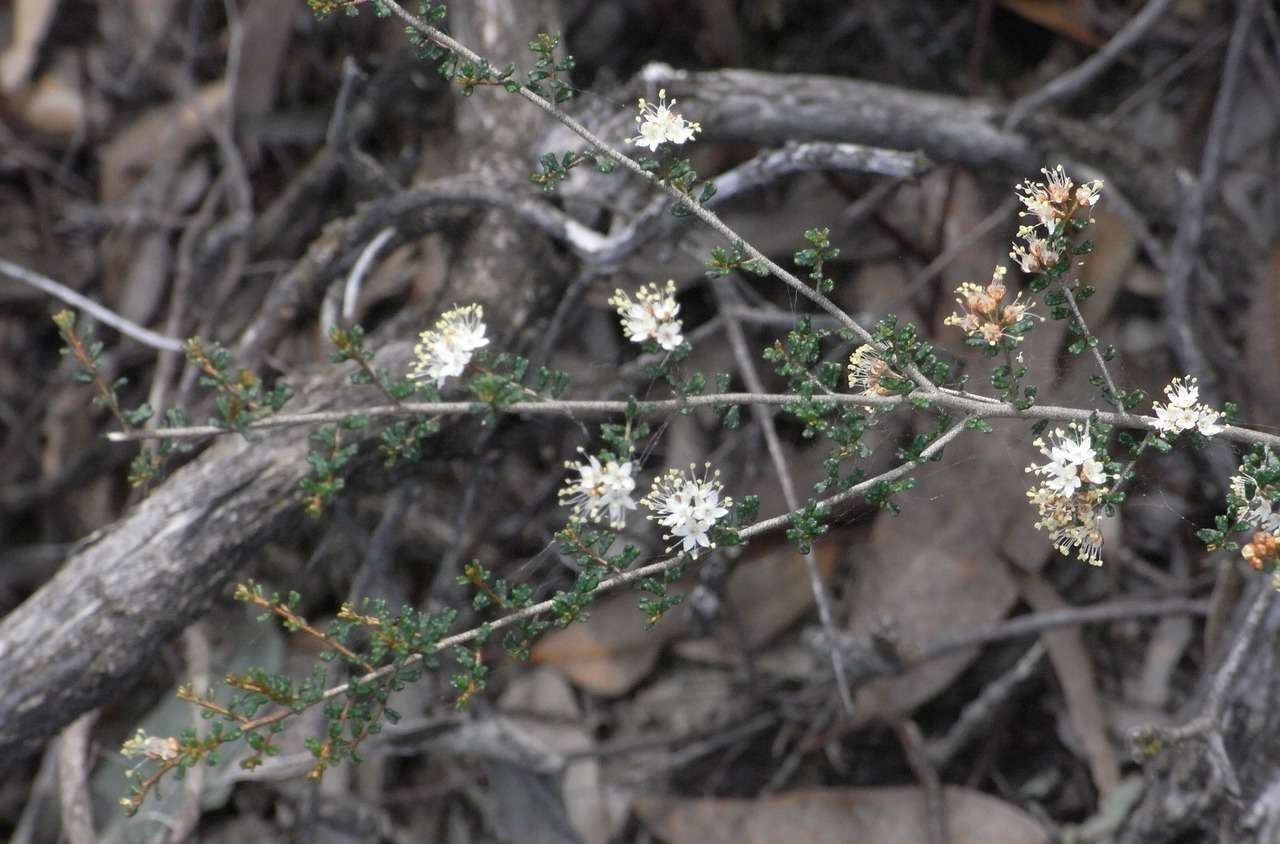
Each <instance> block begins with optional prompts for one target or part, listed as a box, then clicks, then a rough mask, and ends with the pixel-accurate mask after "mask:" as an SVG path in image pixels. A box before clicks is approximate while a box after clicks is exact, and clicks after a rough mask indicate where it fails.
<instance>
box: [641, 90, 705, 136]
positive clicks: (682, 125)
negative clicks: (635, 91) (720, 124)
mask: <svg viewBox="0 0 1280 844" xmlns="http://www.w3.org/2000/svg"><path fill="white" fill-rule="evenodd" d="M675 104H676V101H675V100H674V99H673V100H672V101H671V102H669V103H668V102H667V91H666V89H665V88H664V89H662V90H660V91H658V104H657V105H656V106H655V105H654V104H653V103H651V102H647V101H646V100H645V98H644V97H641V98H640V105H639V108H640V113H639V114H638V115H636V123H639V124H640V134H638V135H636V136H635V137H634V138H628V139H627V140H628V141H629V142H630V143H633V144H635V145H636V146H641V147H648V148H649V151H650V152H655V151H657V149H658V147H659V146H661V145H662V144H664V143H672V144H683V143H685V142H686V141H689V140H692V139H693V136H694V134H695V133H697V132H701V131H702V126H701V125H699V124H697V123H693V122H691V121H688V120H685V119H684V118H683V117H681V116H680V115H679V114H677V113H676V112H674V111H672V110H671V108H672V106H674V105H675Z"/></svg>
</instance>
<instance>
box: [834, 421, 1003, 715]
mask: <svg viewBox="0 0 1280 844" xmlns="http://www.w3.org/2000/svg"><path fill="white" fill-rule="evenodd" d="M966 447H967V448H968V449H969V451H967V452H964V453H961V452H959V451H958V449H962V448H966ZM1017 448H1018V441H1017V439H1016V438H1011V437H1009V436H1006V435H1004V432H997V433H994V434H990V435H988V436H986V437H983V438H982V439H974V438H970V439H967V440H962V441H960V442H957V443H956V444H955V445H953V446H951V448H950V449H948V454H947V458H948V460H947V463H946V464H945V465H944V466H943V468H942V469H941V470H938V469H935V468H934V467H933V465H932V464H931V465H930V466H929V467H927V468H924V469H922V470H921V471H919V472H917V473H916V477H917V478H918V480H919V487H918V490H919V491H918V492H916V493H912V494H907V495H903V496H900V497H899V499H898V500H899V502H900V503H901V504H902V505H903V508H904V512H903V513H902V514H901V515H900V516H896V517H895V516H890V515H889V514H887V513H885V514H881V515H880V516H878V517H877V519H876V524H875V526H874V527H873V528H872V531H871V541H870V543H868V545H867V547H866V548H865V549H863V550H861V551H859V552H855V556H854V558H853V561H852V562H853V571H854V577H853V589H852V590H851V593H850V602H849V603H850V611H849V619H850V623H849V629H850V630H851V632H852V633H853V634H854V635H855V636H856V637H858V638H859V639H863V638H866V637H868V636H869V635H870V633H871V632H872V630H873V628H876V627H878V626H879V625H881V624H882V623H883V622H884V621H885V620H889V621H890V622H891V623H892V624H893V626H894V629H895V630H896V631H897V633H898V635H899V637H900V638H901V640H902V641H903V642H904V643H906V644H908V645H913V644H915V645H919V644H923V643H924V642H927V641H929V640H930V639H933V638H935V637H937V636H940V635H942V634H944V633H948V632H952V631H956V630H964V629H968V628H971V627H980V626H984V625H988V624H992V623H994V622H996V621H999V620H1000V619H1001V618H1003V617H1004V616H1005V614H1006V613H1007V612H1008V611H1009V609H1010V608H1011V607H1012V606H1013V603H1014V601H1015V600H1016V598H1017V589H1016V588H1015V587H1014V584H1013V581H1012V580H1011V579H1010V577H1009V572H1008V570H1007V566H1006V565H1005V564H1004V562H1003V560H1002V559H1001V554H1000V543H1001V539H1002V537H1003V530H1002V528H1003V526H1004V525H1005V524H1006V523H1007V522H1008V520H1009V516H1010V514H1011V512H1016V513H1018V514H1019V515H1023V516H1025V515H1027V514H1026V513H1023V512H1022V511H1023V509H1024V508H1025V491H1024V490H1025V484H1024V482H1023V478H1022V477H1021V474H1022V473H1021V469H1020V467H1019V468H1018V471H1017V472H1013V471H1011V470H1010V467H1009V466H1008V465H1007V461H1008V455H1009V454H1010V452H1011V449H1012V450H1016V449H1017ZM974 490H982V494H981V495H974ZM976 654H977V649H976V648H975V649H973V650H971V651H968V652H965V653H959V654H955V655H953V656H949V657H945V658H943V659H935V660H931V661H929V662H927V663H924V664H923V665H920V666H918V667H916V668H913V669H911V670H910V671H907V672H906V673H904V674H900V675H897V676H893V677H882V678H879V679H876V680H873V681H871V682H870V683H867V684H866V685H864V686H862V687H861V688H859V689H858V692H857V696H856V699H855V703H856V704H857V717H858V720H859V721H860V722H864V723H865V722H866V721H868V720H873V719H875V718H880V717H889V716H896V715H903V714H906V713H908V712H910V711H911V710H912V709H914V708H915V707H916V706H918V705H920V704H921V703H923V702H925V701H926V700H928V699H929V698H931V697H933V696H934V695H935V694H937V693H938V692H940V691H942V690H943V689H944V688H946V687H947V686H948V685H950V683H951V681H952V680H953V679H954V678H955V677H956V675H958V674H959V673H960V672H961V671H963V670H964V668H965V667H966V666H967V665H968V664H969V662H970V661H971V660H972V659H973V657H974V656H975V655H976Z"/></svg>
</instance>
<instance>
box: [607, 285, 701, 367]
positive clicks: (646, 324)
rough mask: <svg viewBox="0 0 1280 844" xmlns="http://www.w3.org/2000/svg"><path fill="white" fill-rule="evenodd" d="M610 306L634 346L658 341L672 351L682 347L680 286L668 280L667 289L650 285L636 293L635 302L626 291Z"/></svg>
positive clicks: (617, 296)
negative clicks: (678, 292)
mask: <svg viewBox="0 0 1280 844" xmlns="http://www.w3.org/2000/svg"><path fill="white" fill-rule="evenodd" d="M609 304H610V305H613V307H614V309H616V310H617V312H618V316H619V318H621V320H622V333H623V335H624V336H625V337H627V339H629V340H630V341H631V342H632V343H645V342H647V341H649V340H652V341H654V342H655V343H657V344H658V345H659V346H661V347H662V348H663V349H665V350H666V351H668V352H671V351H675V350H676V349H678V348H680V344H681V343H683V342H684V336H683V335H682V334H681V333H680V329H681V322H680V320H678V319H676V314H678V313H680V305H679V304H678V303H677V302H676V283H675V282H674V281H672V280H670V279H668V280H667V284H666V287H665V289H659V287H658V285H656V284H653V283H652V282H650V283H649V284H646V285H643V286H642V287H641V288H640V289H639V290H637V291H636V299H635V301H632V300H631V297H630V296H628V295H627V294H626V293H625V292H624V291H622V290H616V291H614V294H613V296H612V297H611V298H610V299H609Z"/></svg>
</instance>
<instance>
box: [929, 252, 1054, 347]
mask: <svg viewBox="0 0 1280 844" xmlns="http://www.w3.org/2000/svg"><path fill="white" fill-rule="evenodd" d="M1005 272H1006V269H1005V268H1004V267H996V269H995V272H994V273H992V275H991V281H990V282H989V283H988V284H987V286H986V287H981V286H979V285H977V284H973V283H972V282H965V283H964V284H962V285H960V286H959V287H957V288H956V304H958V305H959V306H960V307H961V308H962V309H963V310H964V315H963V316H962V315H960V314H957V313H952V314H951V316H949V317H947V318H946V319H945V320H943V323H944V324H945V325H955V326H958V327H959V328H960V330H962V331H963V332H964V333H965V334H968V335H969V336H970V337H975V338H980V340H981V341H982V342H985V343H986V344H987V345H990V346H995V345H997V344H998V343H999V342H1000V340H1001V339H1002V338H1007V339H1008V340H1009V341H1010V342H1011V343H1015V344H1016V343H1019V342H1021V340H1022V335H1023V332H1024V331H1025V329H1026V328H1027V327H1028V324H1027V323H1023V319H1024V318H1026V317H1027V316H1028V315H1030V311H1031V307H1032V306H1031V305H1030V304H1028V303H1026V302H1023V301H1022V294H1021V293H1019V294H1018V295H1017V296H1015V297H1014V299H1013V301H1012V302H1010V303H1009V304H1007V305H1006V304H1004V297H1005V294H1006V293H1007V292H1008V289H1007V288H1006V287H1005V285H1004V276H1005ZM1029 322H1030V321H1029V320H1028V323H1029Z"/></svg>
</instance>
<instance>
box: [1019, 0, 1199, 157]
mask: <svg viewBox="0 0 1280 844" xmlns="http://www.w3.org/2000/svg"><path fill="white" fill-rule="evenodd" d="M1173 2H1174V0H1147V5H1145V6H1143V7H1142V11H1140V12H1138V14H1136V15H1134V16H1133V17H1132V18H1130V19H1129V21H1128V23H1126V24H1125V25H1124V26H1122V27H1120V29H1119V30H1117V31H1116V34H1115V35H1113V36H1112V37H1111V40H1110V41H1108V42H1107V43H1106V44H1104V45H1103V47H1102V49H1100V50H1098V52H1096V53H1094V54H1093V55H1092V56H1090V57H1089V58H1087V59H1085V60H1084V61H1083V62H1081V63H1080V64H1078V65H1076V66H1075V67H1074V68H1072V69H1071V70H1069V71H1067V72H1066V73H1064V74H1062V75H1061V76H1059V77H1057V78H1055V79H1053V80H1052V81H1051V82H1049V83H1048V84H1047V85H1045V86H1044V87H1042V88H1040V89H1038V90H1036V91H1032V92H1031V93H1030V94H1027V95H1026V96H1024V97H1022V98H1021V99H1019V100H1018V101H1017V102H1015V103H1014V104H1013V105H1012V106H1010V108H1009V113H1008V115H1006V117H1005V119H1004V128H1005V131H1010V132H1011V131H1013V130H1014V129H1016V128H1017V127H1018V124H1019V123H1021V122H1022V120H1023V118H1025V117H1026V116H1027V115H1029V114H1031V113H1032V112H1034V111H1038V110H1040V109H1041V108H1043V107H1044V106H1046V105H1048V104H1049V103H1052V102H1054V101H1056V100H1061V99H1063V98H1065V97H1070V96H1071V95H1073V94H1077V93H1079V92H1080V91H1081V90H1083V89H1084V88H1085V87H1086V86H1087V85H1088V84H1089V83H1090V82H1092V81H1093V80H1094V79H1096V78H1097V77H1098V76H1100V75H1101V74H1102V73H1103V72H1104V71H1105V70H1106V69H1107V68H1109V67H1111V65H1113V64H1115V63H1116V62H1117V61H1119V60H1120V59H1121V58H1122V57H1123V56H1124V55H1125V54H1126V53H1128V51H1129V49H1130V48H1131V47H1133V45H1135V44H1137V43H1138V42H1139V41H1140V40H1142V37H1143V36H1144V35H1146V34H1147V30H1149V29H1151V27H1152V26H1154V25H1155V24H1156V22H1157V21H1159V20H1160V18H1162V17H1164V15H1165V13H1166V12H1168V11H1169V8H1170V7H1171V6H1172V5H1173Z"/></svg>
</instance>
